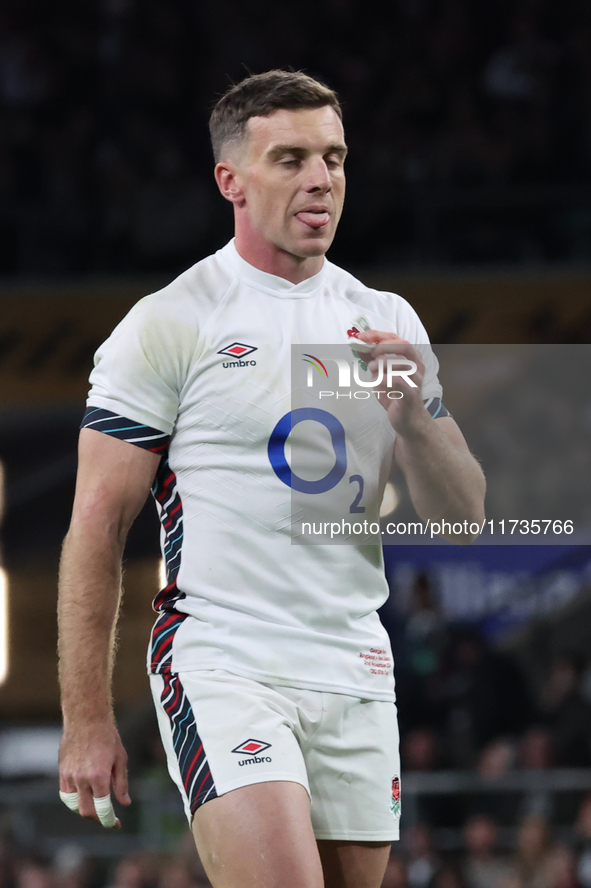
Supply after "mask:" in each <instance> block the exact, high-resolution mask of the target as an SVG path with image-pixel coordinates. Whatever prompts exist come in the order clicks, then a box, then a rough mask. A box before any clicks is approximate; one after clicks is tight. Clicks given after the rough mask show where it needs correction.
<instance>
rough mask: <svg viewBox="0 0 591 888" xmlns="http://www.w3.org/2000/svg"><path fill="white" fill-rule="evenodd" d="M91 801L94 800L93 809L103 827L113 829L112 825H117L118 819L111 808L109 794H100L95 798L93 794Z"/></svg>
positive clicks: (111, 803)
mask: <svg viewBox="0 0 591 888" xmlns="http://www.w3.org/2000/svg"><path fill="white" fill-rule="evenodd" d="M92 801H93V802H94V810H95V811H96V813H97V816H98V819H99V820H100V822H101V823H102V825H103V826H104V827H105V829H113V827H114V826H117V824H118V823H119V821H118V819H117V815H116V814H115V809H114V808H113V802H112V801H111V796H110V795H106V796H102V798H100V799H95V798H94V796H93V798H92Z"/></svg>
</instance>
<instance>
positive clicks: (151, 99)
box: [0, 0, 591, 888]
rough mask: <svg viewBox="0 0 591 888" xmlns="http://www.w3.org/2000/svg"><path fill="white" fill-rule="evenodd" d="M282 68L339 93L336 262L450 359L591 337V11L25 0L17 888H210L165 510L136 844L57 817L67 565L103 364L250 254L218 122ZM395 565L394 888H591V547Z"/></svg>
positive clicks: (8, 586)
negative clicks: (161, 726) (455, 350)
mask: <svg viewBox="0 0 591 888" xmlns="http://www.w3.org/2000/svg"><path fill="white" fill-rule="evenodd" d="M275 66H279V67H285V66H292V67H294V68H305V69H306V70H307V71H308V72H309V73H311V74H313V75H316V76H318V77H320V78H321V79H324V80H326V81H327V82H328V83H329V84H330V85H331V86H333V87H334V88H336V89H337V90H338V91H339V93H340V95H341V97H342V99H343V102H344V112H345V123H346V129H347V139H348V142H349V144H350V148H351V156H350V160H349V161H348V176H349V186H348V188H349V191H348V199H347V205H346V210H345V215H344V217H343V221H342V223H341V229H340V231H339V234H338V236H337V240H336V243H335V246H334V248H333V249H332V250H331V259H333V260H334V261H335V262H337V263H341V264H344V265H345V266H346V267H347V268H349V269H350V270H352V271H354V272H356V273H358V274H359V276H360V277H362V278H363V279H364V280H365V281H366V282H367V283H370V284H373V285H375V286H378V287H380V288H382V289H388V290H394V291H395V292H399V293H401V294H402V295H404V296H405V297H407V298H408V299H409V300H410V301H411V303H412V304H413V305H414V306H415V307H416V308H417V310H418V311H419V313H420V315H421V317H422V319H423V320H424V322H425V324H426V326H427V329H428V330H429V333H430V335H431V338H432V340H433V341H434V342H440V343H458V344H462V343H482V344H485V343H500V344H504V343H546V344H548V343H563V344H566V343H572V344H585V343H588V342H589V338H590V334H591V6H590V5H589V3H588V0H561V2H557V0H478V2H472V0H390V2H385V0H368V2H365V3H363V4H361V3H358V2H355V0H315V2H311V0H301V2H300V3H299V4H298V5H297V6H294V5H288V4H285V3H276V2H274V3H271V2H270V0H256V2H254V3H252V4H241V3H239V2H237V0H218V2H216V3H212V4H207V3H198V2H197V0H175V2H174V3H166V2H164V0H90V2H87V3H86V4H75V3H73V2H70V0H53V2H52V3H51V4H49V3H48V2H44V0H19V2H16V0H4V3H3V4H2V8H1V9H0V109H1V110H0V114H1V119H0V309H1V312H0V457H1V459H2V460H3V463H4V468H5V475H6V484H5V496H3V499H4V512H5V520H4V526H3V565H4V568H3V572H2V577H1V581H0V682H1V684H0V712H1V714H2V724H1V727H0V888H102V886H110V888H198V886H204V885H207V884H208V882H207V880H206V878H205V876H204V874H203V872H202V870H201V868H200V866H199V864H198V861H197V860H196V856H195V853H194V851H193V850H192V845H191V841H190V837H189V834H188V831H187V828H186V825H185V824H184V823H183V819H182V814H181V811H180V806H179V803H178V802H177V800H176V798H175V795H174V792H172V790H171V788H170V785H169V782H168V778H167V776H166V774H165V768H164V764H163V753H162V749H161V747H160V744H159V741H158V739H157V733H156V729H155V724H154V719H153V716H152V714H151V708H150V702H149V699H148V687H147V681H146V678H145V674H144V666H143V663H144V648H145V645H146V641H147V637H148V632H149V628H150V626H151V622H152V613H151V610H150V605H149V603H150V600H151V598H152V596H153V595H154V594H155V592H156V590H157V588H158V578H159V569H160V568H159V555H158V533H157V526H156V520H155V515H154V514H153V509H152V507H151V504H148V507H147V508H146V509H144V512H143V513H142V515H141V517H140V519H139V520H138V522H137V524H136V526H135V528H134V530H133V532H132V534H131V537H130V540H129V545H128V551H127V562H126V577H125V600H124V607H123V615H122V622H121V631H120V637H121V645H120V653H119V657H118V666H117V670H116V677H115V697H116V703H117V712H118V717H119V720H120V725H121V731H122V734H123V737H124V741H125V742H126V745H127V748H128V751H129V754H130V768H131V774H132V779H133V790H134V791H133V792H132V796H133V797H134V800H135V804H134V806H133V808H132V809H131V810H130V811H129V812H123V814H122V820H123V823H124V830H123V831H122V833H120V834H116V835H115V834H114V835H111V834H108V833H106V832H105V831H101V830H100V829H99V828H98V827H95V826H94V825H93V824H89V823H86V822H83V821H80V820H78V819H76V818H74V817H73V816H72V815H71V814H69V812H68V811H66V809H65V808H64V807H63V806H60V804H59V802H57V801H56V798H57V796H56V789H57V787H56V776H55V775H56V749H57V742H58V738H59V727H58V726H59V708H58V695H57V682H56V659H55V634H56V632H55V602H56V566H57V560H58V556H59V546H60V543H61V540H62V538H63V536H64V534H65V532H66V529H67V523H68V518H69V509H70V505H71V499H72V494H73V482H74V474H75V468H76V438H77V428H78V424H79V421H80V417H81V413H82V407H83V402H84V397H85V392H86V378H87V375H88V372H89V369H90V367H91V363H92V355H93V352H94V350H95V348H96V347H97V345H98V344H99V343H100V342H101V341H102V339H104V338H105V336H106V335H108V333H109V332H110V330H111V329H112V327H113V326H114V324H115V323H116V322H117V321H118V320H119V319H120V318H121V317H122V316H123V315H124V314H125V312H126V311H127V309H128V308H129V307H130V306H131V305H132V304H133V302H134V301H135V300H137V299H138V298H139V297H141V296H142V295H144V294H145V293H147V292H150V291H152V290H154V289H156V288H157V287H159V286H160V285H162V284H164V283H166V282H167V281H168V280H170V278H171V277H172V276H174V275H175V274H176V273H178V272H180V271H181V270H183V269H184V268H185V267H187V266H188V265H190V264H192V263H193V262H195V261H197V260H198V259H200V258H201V257H203V256H205V255H207V254H208V253H209V252H211V251H212V250H214V249H216V248H217V247H219V246H221V245H223V243H224V242H225V241H226V240H227V238H228V237H229V236H230V234H231V213H230V211H229V208H228V207H227V206H224V203H223V201H222V200H221V199H220V198H218V197H217V195H216V192H215V187H214V184H213V179H212V176H211V172H212V165H213V164H212V160H211V157H210V150H209V145H208V141H207V126H206V124H207V117H208V113H209V110H210V107H211V105H212V102H213V101H214V100H215V97H216V95H218V94H220V93H221V92H222V91H223V90H224V89H225V87H226V85H227V84H228V82H229V79H234V80H237V79H240V78H241V77H242V76H243V75H244V74H245V72H247V71H253V72H258V71H263V70H266V69H268V68H271V67H275ZM583 388H584V387H583ZM497 394H498V395H499V397H500V398H501V403H503V402H502V398H503V397H504V393H503V389H502V386H501V387H499V388H498V391H497ZM538 397H539V393H538ZM582 397H583V398H584V399H585V398H587V393H586V392H584V391H583V395H582ZM536 403H537V402H536ZM532 405H533V401H532V404H523V403H521V404H513V405H512V408H511V409H512V410H513V411H514V413H515V415H517V413H521V414H522V415H523V416H525V417H526V419H527V417H528V416H529V415H530V414H529V413H528V410H530V412H531V410H533V407H532ZM580 407H581V409H580V410H579V411H577V410H573V408H572V407H565V406H563V405H561V404H560V402H559V401H558V402H556V403H554V404H553V411H554V412H553V418H554V419H553V426H554V427H553V430H552V433H553V435H554V437H553V438H552V441H553V442H554V443H553V444H552V446H553V447H555V448H558V449H560V446H561V444H563V443H564V441H565V440H567V439H569V436H570V438H572V436H573V434H574V435H576V440H577V442H578V446H577V447H576V448H575V449H574V450H573V451H572V453H571V451H569V453H570V454H571V456H570V457H569V460H568V462H569V466H570V467H571V469H572V470H574V471H575V475H574V479H575V481H574V484H573V474H572V471H571V474H570V475H569V476H568V478H567V477H566V476H564V477H563V476H562V475H559V476H558V477H556V478H554V480H553V482H552V483H553V484H554V485H555V486H559V487H560V488H561V489H564V490H566V494H565V495H566V497H567V504H568V501H569V500H568V497H569V496H572V497H573V498H574V497H575V495H576V496H577V497H578V500H577V501H579V500H580V509H581V510H582V512H581V514H583V516H584V517H585V516H586V520H587V522H588V524H591V509H590V508H589V505H591V496H590V494H591V490H590V489H589V484H590V481H589V479H590V478H591V473H590V470H591V455H590V450H591V444H590V437H591V400H588V399H587V400H584V401H583V403H582V404H581V405H580ZM501 412H502V411H501ZM497 416H499V414H497ZM499 422H501V419H500V418H499ZM493 425H494V424H493ZM494 431H495V429H494V428H489V430H488V432H486V434H484V433H483V436H482V438H481V441H480V446H482V447H484V446H485V445H486V441H487V440H488V439H490V441H493V438H494ZM497 431H498V428H497ZM487 435H488V439H487ZM490 441H489V443H490ZM482 442H484V443H482ZM491 446H492V445H491ZM530 468H531V467H530ZM535 472H536V473H537V474H536V475H535V476H534V483H536V482H537V481H539V483H540V484H542V482H544V483H549V481H548V470H547V468H546V467H545V466H544V464H543V463H542V462H541V463H538V464H536V467H535ZM573 501H574V500H573ZM581 503H582V505H581ZM588 504H589V505H588ZM386 558H387V568H388V576H389V580H390V584H391V589H392V594H391V597H390V600H389V602H388V603H387V605H386V606H385V607H384V611H383V619H384V622H385V624H386V626H387V628H388V630H389V632H390V633H391V635H392V639H393V644H394V650H395V657H396V662H397V682H398V688H399V705H400V716H401V729H402V753H403V763H404V771H403V779H402V785H403V794H404V796H403V799H404V805H403V807H404V813H403V820H402V826H403V840H402V842H401V843H400V846H399V847H397V848H396V849H395V850H394V851H393V854H392V859H391V862H390V866H389V869H388V873H387V876H386V881H385V882H384V886H386V888H591V794H590V793H591V644H590V642H591V595H590V583H591V552H590V551H589V549H588V547H587V546H583V545H579V546H575V545H573V546H568V547H566V546H565V547H544V546H537V547H526V546H520V547H511V548H503V547H494V548H493V547H473V548H471V549H469V550H467V551H464V550H462V551H459V550H457V549H453V548H451V547H447V546H438V547H434V548H433V547H429V548H426V547H417V546H414V547H402V546H398V547H389V548H388V549H387V552H386Z"/></svg>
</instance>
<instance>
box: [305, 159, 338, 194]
mask: <svg viewBox="0 0 591 888" xmlns="http://www.w3.org/2000/svg"><path fill="white" fill-rule="evenodd" d="M331 188H332V180H331V178H330V173H329V171H328V167H327V165H326V162H325V160H324V158H323V157H318V158H313V159H312V160H311V162H310V166H309V170H308V181H307V183H306V191H323V192H325V193H326V192H327V191H330V189H331Z"/></svg>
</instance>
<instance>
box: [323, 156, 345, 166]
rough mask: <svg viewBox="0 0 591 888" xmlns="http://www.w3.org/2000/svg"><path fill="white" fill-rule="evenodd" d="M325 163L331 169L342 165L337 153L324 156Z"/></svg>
mask: <svg viewBox="0 0 591 888" xmlns="http://www.w3.org/2000/svg"><path fill="white" fill-rule="evenodd" d="M325 163H326V165H327V166H328V167H331V169H336V168H337V167H340V166H341V165H342V160H341V158H340V157H339V156H338V155H336V154H331V155H330V156H329V157H327V158H326V161H325Z"/></svg>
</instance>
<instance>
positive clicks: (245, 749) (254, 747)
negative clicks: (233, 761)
mask: <svg viewBox="0 0 591 888" xmlns="http://www.w3.org/2000/svg"><path fill="white" fill-rule="evenodd" d="M270 746H271V744H270V743H263V741H262V740H253V739H250V740H245V741H244V743H241V744H240V746H237V747H236V749H233V750H232V752H236V753H238V755H249V756H250V758H247V759H242V761H241V762H238V764H239V765H240V766H241V767H242V765H260V764H262V763H263V762H270V761H272V759H271V758H270V756H268V755H263V756H259V755H258V754H257V753H259V752H264V751H265V749H269V748H270Z"/></svg>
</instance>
